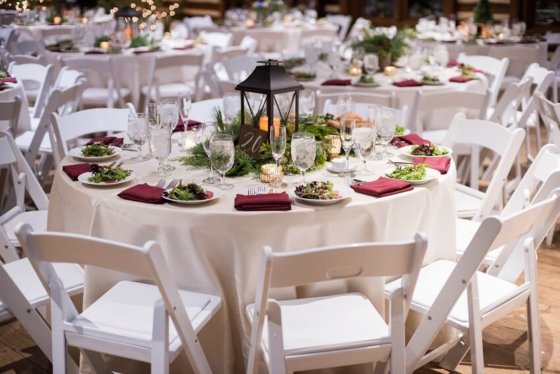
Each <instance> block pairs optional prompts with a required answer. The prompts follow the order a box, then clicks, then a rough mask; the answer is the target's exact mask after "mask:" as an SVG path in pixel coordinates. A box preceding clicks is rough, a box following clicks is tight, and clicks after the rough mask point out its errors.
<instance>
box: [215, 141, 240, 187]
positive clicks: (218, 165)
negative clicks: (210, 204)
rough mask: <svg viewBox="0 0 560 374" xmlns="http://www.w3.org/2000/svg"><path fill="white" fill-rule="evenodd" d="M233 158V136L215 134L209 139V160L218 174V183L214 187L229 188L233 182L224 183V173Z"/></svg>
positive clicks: (229, 167)
mask: <svg viewBox="0 0 560 374" xmlns="http://www.w3.org/2000/svg"><path fill="white" fill-rule="evenodd" d="M234 159H235V146H234V145H233V137H232V136H231V135H229V134H217V135H214V136H212V138H211V139H210V161H211V164H212V166H213V167H214V169H216V170H217V171H218V174H220V183H218V185H217V186H216V187H218V188H219V189H220V190H229V189H231V188H233V184H231V183H225V180H224V178H225V174H226V172H227V171H228V170H229V169H231V167H232V166H233V162H234Z"/></svg>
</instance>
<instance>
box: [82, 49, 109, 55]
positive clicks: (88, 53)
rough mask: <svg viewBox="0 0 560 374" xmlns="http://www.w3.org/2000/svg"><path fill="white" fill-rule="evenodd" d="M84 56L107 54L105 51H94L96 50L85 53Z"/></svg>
mask: <svg viewBox="0 0 560 374" xmlns="http://www.w3.org/2000/svg"><path fill="white" fill-rule="evenodd" d="M84 54H85V55H106V54H107V52H105V51H96V50H95V49H94V50H91V51H85V52H84Z"/></svg>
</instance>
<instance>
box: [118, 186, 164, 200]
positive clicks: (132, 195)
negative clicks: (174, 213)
mask: <svg viewBox="0 0 560 374" xmlns="http://www.w3.org/2000/svg"><path fill="white" fill-rule="evenodd" d="M163 191H165V189H163V188H160V187H155V186H150V185H149V184H147V183H143V184H137V185H136V186H132V187H130V188H127V189H126V190H124V191H121V192H120V193H119V194H118V195H117V196H118V197H120V198H123V199H126V200H132V201H138V202H141V203H148V204H163V203H164V200H163V198H162V197H161V194H162V193H163Z"/></svg>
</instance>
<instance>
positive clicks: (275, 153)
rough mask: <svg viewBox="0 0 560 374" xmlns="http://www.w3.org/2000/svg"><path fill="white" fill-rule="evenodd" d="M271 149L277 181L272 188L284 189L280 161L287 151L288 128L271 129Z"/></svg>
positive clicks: (275, 127)
mask: <svg viewBox="0 0 560 374" xmlns="http://www.w3.org/2000/svg"><path fill="white" fill-rule="evenodd" d="M270 149H271V151H272V157H274V161H275V162H276V179H275V180H274V182H272V183H271V184H270V186H271V187H276V188H279V187H282V178H281V177H280V160H281V159H282V156H283V155H284V152H285V151H286V127H284V126H272V127H271V128H270Z"/></svg>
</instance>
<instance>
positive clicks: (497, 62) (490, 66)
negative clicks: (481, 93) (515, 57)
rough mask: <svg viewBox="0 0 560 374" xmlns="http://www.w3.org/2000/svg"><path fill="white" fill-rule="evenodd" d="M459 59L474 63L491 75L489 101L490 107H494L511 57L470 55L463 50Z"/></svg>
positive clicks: (470, 63) (464, 62) (473, 64)
mask: <svg viewBox="0 0 560 374" xmlns="http://www.w3.org/2000/svg"><path fill="white" fill-rule="evenodd" d="M457 61H459V62H460V63H463V64H469V65H472V66H474V67H475V68H476V69H479V70H482V71H483V72H484V74H486V75H489V76H490V77H489V78H490V79H489V81H490V101H489V102H488V107H490V108H492V107H494V106H495V105H496V102H497V100H498V94H499V92H500V88H501V87H502V82H503V81H504V77H505V75H506V70H507V68H508V65H509V59H508V58H506V57H504V58H502V59H497V58H494V57H489V56H478V55H469V56H468V55H466V54H465V53H463V52H462V53H459V56H457Z"/></svg>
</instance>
